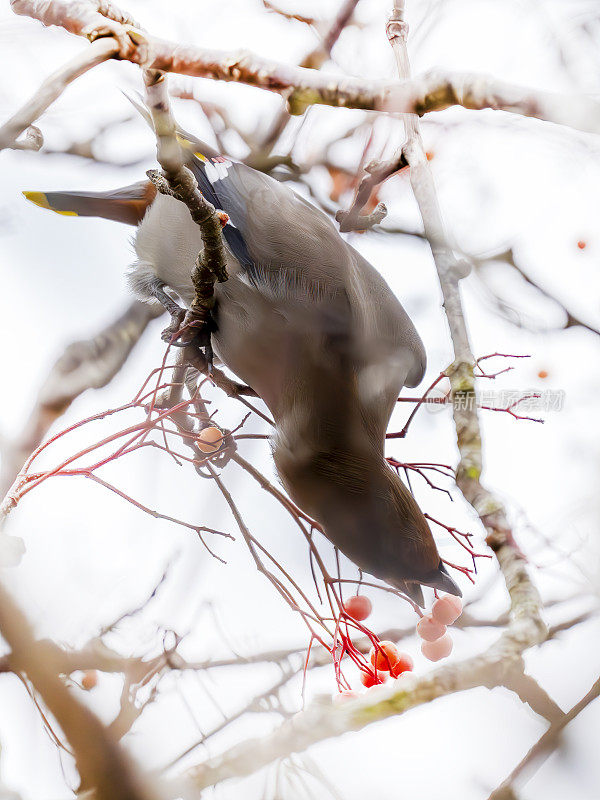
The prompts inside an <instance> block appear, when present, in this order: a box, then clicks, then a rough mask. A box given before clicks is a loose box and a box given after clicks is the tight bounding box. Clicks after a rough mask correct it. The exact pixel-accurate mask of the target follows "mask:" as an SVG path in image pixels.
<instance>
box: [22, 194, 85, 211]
mask: <svg viewBox="0 0 600 800" xmlns="http://www.w3.org/2000/svg"><path fill="white" fill-rule="evenodd" d="M23 196H24V197H25V198H27V200H29V201H30V202H31V203H34V204H35V205H36V206H39V207H40V208H47V209H48V211H54V213H55V214H61V215H62V216H63V217H76V216H77V212H76V211H60V210H59V209H58V208H52V206H51V205H50V203H49V202H48V198H47V197H46V195H45V194H44V193H43V192H23Z"/></svg>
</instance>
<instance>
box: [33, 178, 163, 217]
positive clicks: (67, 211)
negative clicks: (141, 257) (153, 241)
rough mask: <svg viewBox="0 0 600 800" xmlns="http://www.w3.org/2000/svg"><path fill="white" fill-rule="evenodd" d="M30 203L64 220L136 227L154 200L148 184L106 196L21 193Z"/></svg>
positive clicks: (123, 189) (72, 193)
mask: <svg viewBox="0 0 600 800" xmlns="http://www.w3.org/2000/svg"><path fill="white" fill-rule="evenodd" d="M23 194H24V196H25V197H26V198H27V200H29V201H30V202H31V203H35V205H36V206H39V207H40V208H47V209H48V210H49V211H54V212H55V213H56V214H62V215H63V216H65V217H103V218H104V219H112V220H115V222H124V223H126V224H128V225H138V224H139V223H140V222H141V220H142V218H143V216H144V214H145V213H146V210H147V208H148V206H149V205H150V204H151V203H152V201H153V200H154V198H155V197H156V189H155V188H154V186H153V185H152V183H150V181H140V182H139V183H134V184H132V185H131V186H124V187H122V188H121V189H115V190H112V191H107V192H71V191H68V192H23Z"/></svg>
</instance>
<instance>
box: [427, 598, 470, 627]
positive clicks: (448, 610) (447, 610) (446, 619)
mask: <svg viewBox="0 0 600 800" xmlns="http://www.w3.org/2000/svg"><path fill="white" fill-rule="evenodd" d="M431 614H432V616H433V618H434V619H435V620H437V621H438V622H441V623H442V624H443V625H452V623H453V622H456V620H457V619H458V618H459V617H460V615H461V614H462V601H461V599H460V597H453V596H452V595H450V594H445V595H444V596H443V597H440V598H439V600H436V601H435V603H434V604H433V608H432V609H431Z"/></svg>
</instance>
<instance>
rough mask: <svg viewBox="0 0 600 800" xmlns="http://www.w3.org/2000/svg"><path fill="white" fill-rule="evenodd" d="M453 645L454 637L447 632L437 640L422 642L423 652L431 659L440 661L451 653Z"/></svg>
mask: <svg viewBox="0 0 600 800" xmlns="http://www.w3.org/2000/svg"><path fill="white" fill-rule="evenodd" d="M452 646H453V645H452V639H451V638H450V636H449V635H448V634H447V633H445V634H444V635H443V636H442V637H441V639H436V640H435V642H423V643H422V644H421V652H422V653H423V655H424V656H425V658H428V659H429V660H430V661H439V660H440V659H442V658H446V656H449V655H450V653H451V652H452Z"/></svg>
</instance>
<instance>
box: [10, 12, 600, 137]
mask: <svg viewBox="0 0 600 800" xmlns="http://www.w3.org/2000/svg"><path fill="white" fill-rule="evenodd" d="M12 7H13V10H14V11H15V12H16V13H18V14H26V15H28V16H31V17H34V18H36V19H39V20H41V21H42V22H44V23H45V24H52V25H60V26H62V27H64V28H65V29H66V30H68V31H70V32H71V33H77V34H79V35H86V36H90V37H92V38H94V37H97V36H114V37H116V38H117V40H118V43H117V45H116V51H111V53H110V55H116V56H118V57H119V58H121V59H127V60H129V61H132V62H134V63H137V64H143V66H145V67H148V68H152V69H157V70H161V71H164V72H177V73H180V74H182V75H190V76H195V77H200V78H212V79H214V80H222V81H235V82H238V83H246V84H248V85H249V86H256V87H259V88H261V89H266V90H268V91H272V92H277V93H279V94H282V95H284V96H286V97H287V101H288V106H289V109H290V112H291V113H292V114H302V113H303V112H304V111H305V110H306V108H307V107H308V106H310V105H313V104H325V105H330V106H341V107H347V108H360V109H365V110H378V111H387V112H390V113H415V114H417V115H419V116H423V115H424V114H427V113H429V112H431V111H441V110H442V109H445V108H449V107H450V106H456V105H459V106H463V107H464V108H469V109H484V108H491V109H495V110H503V111H511V112H513V113H517V114H521V115H523V116H528V117H534V118H537V119H544V120H548V121H550V122H556V123H558V124H562V125H569V126H570V127H573V128H576V129H578V130H582V131H588V132H595V133H598V132H600V103H598V102H597V101H594V100H592V99H591V98H590V97H589V96H586V95H561V94H555V93H551V92H543V91H537V90H535V89H530V88H527V87H522V86H516V85H513V84H510V83H507V82H505V81H499V80H496V79H494V78H492V77H487V76H483V75H478V74H474V73H444V72H439V71H436V72H429V73H427V74H425V75H423V76H421V77H419V78H415V79H413V80H408V79H406V80H402V81H383V80H370V81H368V80H363V79H360V78H354V77H347V76H344V77H339V76H337V75H336V76H332V75H328V74H327V73H322V72H318V71H316V70H313V69H307V68H304V67H294V66H290V65H288V64H283V63H280V62H277V61H272V60H270V59H265V58H261V57H259V56H257V55H255V54H253V53H251V52H248V51H238V52H229V51H224V50H213V49H209V48H202V47H195V46H193V45H180V44H177V43H174V42H169V41H166V40H163V39H159V38H157V37H153V36H150V35H148V34H146V33H144V32H143V31H141V30H139V29H135V28H132V27H131V26H130V25H123V24H121V23H119V22H116V21H114V20H113V19H112V18H111V19H108V22H107V18H103V19H104V23H105V24H102V23H100V22H99V21H98V19H97V15H96V12H97V9H98V4H92V3H86V2H85V0H79V1H78V2H74V1H73V0H55V2H53V3H48V2H41V0H12ZM90 8H93V9H94V12H93V14H92V12H91V11H90ZM117 16H118V15H117V14H115V18H116V17H117ZM92 17H93V20H94V22H93V23H90V19H92ZM100 17H101V18H102V15H100ZM123 17H125V15H123ZM96 23H97V24H96ZM90 25H92V28H93V30H90ZM127 37H128V40H129V44H128V40H127ZM126 45H127V46H126ZM106 57H110V56H106ZM88 68H89V67H88ZM45 107H47V105H46V106H45ZM30 116H32V115H30ZM32 121H33V119H30V120H29V124H30V123H31V122H32ZM25 127H26V126H25ZM23 130H24V128H23Z"/></svg>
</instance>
